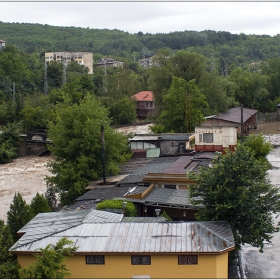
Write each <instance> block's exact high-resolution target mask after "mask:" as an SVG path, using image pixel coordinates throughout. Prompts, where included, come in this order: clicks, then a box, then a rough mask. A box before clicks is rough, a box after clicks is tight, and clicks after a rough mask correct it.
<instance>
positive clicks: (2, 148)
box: [0, 123, 21, 164]
mask: <svg viewBox="0 0 280 280" xmlns="http://www.w3.org/2000/svg"><path fill="white" fill-rule="evenodd" d="M20 128H21V124H19V123H8V124H7V125H6V126H0V131H1V134H0V164H1V163H8V162H11V161H12V159H14V158H16V157H17V156H18V154H17V147H16V143H17V141H18V140H19V131H20Z"/></svg>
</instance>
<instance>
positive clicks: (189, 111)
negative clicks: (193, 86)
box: [186, 91, 191, 133]
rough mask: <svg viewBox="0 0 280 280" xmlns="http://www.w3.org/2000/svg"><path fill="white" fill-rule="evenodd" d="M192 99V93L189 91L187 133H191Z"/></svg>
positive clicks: (187, 96) (187, 95)
mask: <svg viewBox="0 0 280 280" xmlns="http://www.w3.org/2000/svg"><path fill="white" fill-rule="evenodd" d="M190 101H191V97H190V93H189V92H188V91H187V92H186V129H187V133H190V132H191V110H190V108H191V104H190Z"/></svg>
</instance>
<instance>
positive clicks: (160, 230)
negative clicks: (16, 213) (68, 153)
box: [11, 221, 234, 254]
mask: <svg viewBox="0 0 280 280" xmlns="http://www.w3.org/2000/svg"><path fill="white" fill-rule="evenodd" d="M62 237H67V238H68V239H70V240H72V241H73V242H74V244H75V246H77V247H78V249H77V252H78V253H79V252H80V253H81V252H83V253H168V254H169V253H221V252H223V251H227V250H233V249H234V239H233V235H232V231H231V228H230V225H229V224H228V222H214V221H209V222H180V223H178V222H176V223H175V222H159V223H157V222H151V223H92V224H81V225H78V226H75V227H70V228H68V229H65V230H63V231H61V232H58V233H54V234H52V235H50V236H48V237H46V238H43V239H34V240H33V241H32V242H30V243H28V244H22V243H21V239H20V240H19V242H17V243H16V244H15V245H14V246H13V247H12V248H11V251H13V252H34V251H37V250H38V248H45V247H46V246H47V245H48V244H55V243H57V242H58V241H59V240H60V239H61V238H62Z"/></svg>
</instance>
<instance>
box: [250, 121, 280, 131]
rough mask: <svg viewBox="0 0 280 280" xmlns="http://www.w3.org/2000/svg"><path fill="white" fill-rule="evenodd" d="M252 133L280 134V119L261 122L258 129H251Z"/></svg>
mask: <svg viewBox="0 0 280 280" xmlns="http://www.w3.org/2000/svg"><path fill="white" fill-rule="evenodd" d="M250 133H255V134H260V133H263V134H280V121H277V122H268V123H259V124H258V128H257V129H250Z"/></svg>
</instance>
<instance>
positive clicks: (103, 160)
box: [101, 125, 106, 185]
mask: <svg viewBox="0 0 280 280" xmlns="http://www.w3.org/2000/svg"><path fill="white" fill-rule="evenodd" d="M101 147H102V148H101V153H102V167H103V184H104V185H106V163H105V138H104V126H103V125H101Z"/></svg>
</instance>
